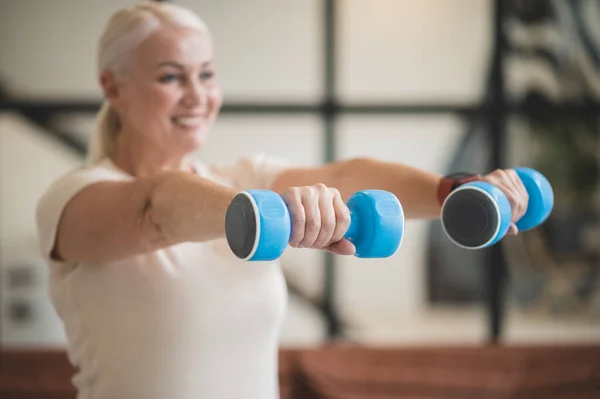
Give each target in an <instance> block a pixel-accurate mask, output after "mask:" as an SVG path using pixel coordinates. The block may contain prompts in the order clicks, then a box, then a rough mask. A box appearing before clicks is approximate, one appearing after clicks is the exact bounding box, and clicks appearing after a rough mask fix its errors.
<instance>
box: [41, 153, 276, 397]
mask: <svg viewBox="0 0 600 399" xmlns="http://www.w3.org/2000/svg"><path fill="white" fill-rule="evenodd" d="M195 166H196V170H197V172H198V174H200V175H201V176H203V177H205V178H210V179H213V180H215V181H218V182H220V183H222V184H225V185H228V186H231V187H236V188H239V189H240V190H242V189H250V188H267V187H268V185H269V183H270V181H271V179H272V178H273V177H274V176H275V174H276V173H278V172H279V171H281V170H282V168H283V167H284V165H283V164H282V163H280V162H279V161H274V160H270V159H267V158H265V157H258V158H254V159H244V160H241V161H240V162H238V163H236V164H235V165H233V166H231V167H228V168H220V169H218V168H214V167H213V168H208V167H205V166H204V165H202V164H196V165H195ZM132 178H133V177H131V176H129V175H128V174H126V173H125V172H123V171H121V170H119V169H118V168H117V167H116V166H115V165H114V164H113V163H112V162H111V161H110V160H108V159H106V160H103V161H102V162H101V163H99V164H98V165H94V166H87V167H84V168H82V169H79V170H77V171H75V172H73V173H70V174H68V175H66V176H63V177H61V178H60V179H58V180H57V181H56V182H55V183H54V184H53V185H52V186H51V187H50V188H49V189H48V191H47V192H46V193H45V195H44V196H43V197H42V199H41V200H40V202H39V205H38V209H37V223H38V231H39V239H40V244H41V249H42V254H43V256H44V257H45V259H46V260H47V262H48V263H49V265H50V269H51V272H50V287H49V292H50V296H51V300H52V302H53V304H54V306H55V309H56V311H57V313H58V315H59V317H60V318H61V319H62V321H63V322H64V327H65V332H66V335H67V339H68V346H67V353H68V356H69V359H70V361H71V362H72V363H73V365H74V366H76V367H77V369H78V372H77V374H76V375H75V377H74V378H73V383H74V385H75V386H76V388H77V389H78V393H79V394H78V398H79V399H159V398H160V399H203V398H206V399H226V398H232V399H233V398H245V399H274V398H278V397H279V389H278V377H277V372H278V364H277V355H278V338H279V337H278V333H279V330H280V327H281V325H282V322H283V318H284V313H285V309H286V305H287V291H286V284H285V281H284V278H283V274H282V272H281V270H280V266H279V264H278V262H245V261H241V260H239V259H237V258H236V257H235V256H234V255H233V254H232V253H231V250H230V249H229V247H228V245H227V243H226V241H225V240H215V241H211V242H206V243H184V244H180V245H176V246H172V247H169V248H166V249H162V250H158V251H156V252H152V253H147V254H144V255H139V256H134V257H131V258H128V259H123V260H120V261H118V262H111V263H107V264H75V263H69V262H57V261H54V260H52V259H50V251H51V249H52V246H53V244H54V240H55V235H56V229H57V226H58V221H59V217H60V214H61V213H62V210H63V208H64V206H65V204H66V203H67V202H68V201H69V200H70V199H71V198H72V197H73V195H75V194H76V193H77V192H78V191H79V190H81V189H82V188H84V187H85V186H87V185H88V184H91V183H94V182H98V181H102V180H124V179H132Z"/></svg>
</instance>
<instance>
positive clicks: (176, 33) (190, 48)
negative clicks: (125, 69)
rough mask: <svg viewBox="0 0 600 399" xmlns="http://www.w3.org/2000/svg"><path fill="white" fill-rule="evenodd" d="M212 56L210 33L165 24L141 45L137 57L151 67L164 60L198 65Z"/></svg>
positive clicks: (140, 61) (209, 59)
mask: <svg viewBox="0 0 600 399" xmlns="http://www.w3.org/2000/svg"><path fill="white" fill-rule="evenodd" d="M212 56H213V50H212V43H211V40H210V38H209V35H208V34H206V33H202V32H198V31H197V30H195V29H190V28H182V27H175V26H167V25H163V26H161V27H159V28H158V29H157V30H155V31H154V32H153V33H152V34H151V35H150V36H149V37H148V38H147V39H146V40H145V41H144V42H143V43H142V44H141V45H140V46H139V48H138V49H137V51H136V56H135V58H136V61H138V62H139V63H141V64H143V65H145V66H149V67H153V66H155V64H156V63H158V62H162V61H175V62H178V63H180V64H184V65H186V66H197V65H199V64H203V63H206V62H207V61H211V60H212Z"/></svg>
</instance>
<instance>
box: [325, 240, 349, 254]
mask: <svg viewBox="0 0 600 399" xmlns="http://www.w3.org/2000/svg"><path fill="white" fill-rule="evenodd" d="M326 249H327V250H328V251H329V252H332V253H334V254H336V255H354V253H355V252H356V247H355V246H354V244H352V243H351V242H350V241H348V240H347V239H345V238H343V239H341V240H340V241H337V242H334V243H333V244H331V245H329V246H328V247H327V248H326Z"/></svg>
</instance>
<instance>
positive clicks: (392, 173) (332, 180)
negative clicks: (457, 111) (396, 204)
mask: <svg viewBox="0 0 600 399" xmlns="http://www.w3.org/2000/svg"><path fill="white" fill-rule="evenodd" d="M441 179H442V176H440V175H438V174H435V173H431V172H428V171H425V170H422V169H418V168H415V167H412V166H409V165H406V164H401V163H395V162H386V161H381V160H377V159H373V158H353V159H348V160H343V161H337V162H333V163H330V164H326V165H324V166H320V167H314V168H297V169H289V170H287V171H285V172H283V173H281V174H280V175H279V176H278V177H277V178H276V179H275V180H274V182H273V186H272V188H271V189H272V190H274V191H276V192H278V193H280V192H282V191H283V190H285V189H286V188H289V187H296V186H310V185H314V184H316V183H323V184H325V185H326V186H328V187H332V188H336V189H338V190H339V191H340V193H341V195H342V198H343V199H344V201H346V200H347V199H348V198H349V197H350V195H352V194H353V193H354V192H356V191H359V190H364V189H381V190H386V191H389V192H391V193H393V194H395V195H396V197H398V200H399V201H400V203H401V204H402V208H403V209H404V214H405V217H406V218H409V219H435V218H439V217H440V212H441V205H440V203H439V199H438V187H439V184H440V182H441ZM482 180H483V181H487V182H489V183H491V184H494V185H495V186H496V187H498V188H499V189H500V190H502V192H503V193H504V194H505V195H506V197H507V198H508V200H509V202H510V205H511V209H512V220H511V222H512V223H511V225H510V228H509V231H508V234H510V235H513V234H516V233H517V228H516V226H515V223H516V222H517V221H518V220H519V219H520V218H521V217H522V216H523V215H524V214H525V211H526V210H527V203H528V201H529V196H528V194H527V190H526V189H525V186H524V185H523V183H522V182H521V179H520V178H519V177H518V175H517V173H516V172H515V171H514V170H512V169H506V170H503V169H497V170H495V171H493V172H492V173H490V174H487V175H484V176H482Z"/></svg>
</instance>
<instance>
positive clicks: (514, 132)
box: [503, 115, 600, 342]
mask: <svg viewBox="0 0 600 399" xmlns="http://www.w3.org/2000/svg"><path fill="white" fill-rule="evenodd" d="M509 134H510V135H509V139H510V140H509V143H510V147H509V150H510V152H509V160H510V165H511V166H514V167H516V166H528V167H532V168H534V169H536V170H538V171H539V172H541V173H542V174H543V175H544V176H545V177H546V178H547V179H548V180H549V182H550V184H551V185H552V189H553V192H554V208H553V210H552V213H551V214H550V216H549V217H548V219H547V220H546V221H545V222H544V223H543V224H541V225H540V226H538V227H536V228H533V229H531V230H528V231H526V232H522V233H521V234H519V235H518V236H516V237H509V238H506V239H504V240H503V248H504V250H505V253H506V256H507V261H508V265H509V272H510V283H511V285H510V297H509V298H510V304H511V307H510V310H509V313H508V319H509V320H508V324H507V329H506V336H507V340H508V341H511V342H526V341H536V342H539V341H553V342H557V341H572V342H576V341H590V340H597V339H600V266H599V265H600V263H599V260H600V246H599V245H598V242H599V240H600V201H599V198H600V196H599V194H600V169H599V164H598V148H600V119H598V116H596V115H589V116H584V115H581V116H575V115H571V116H568V117H560V118H557V117H552V116H547V117H546V118H545V119H539V118H527V117H519V118H517V117H515V118H512V119H511V123H510V124H509Z"/></svg>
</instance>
